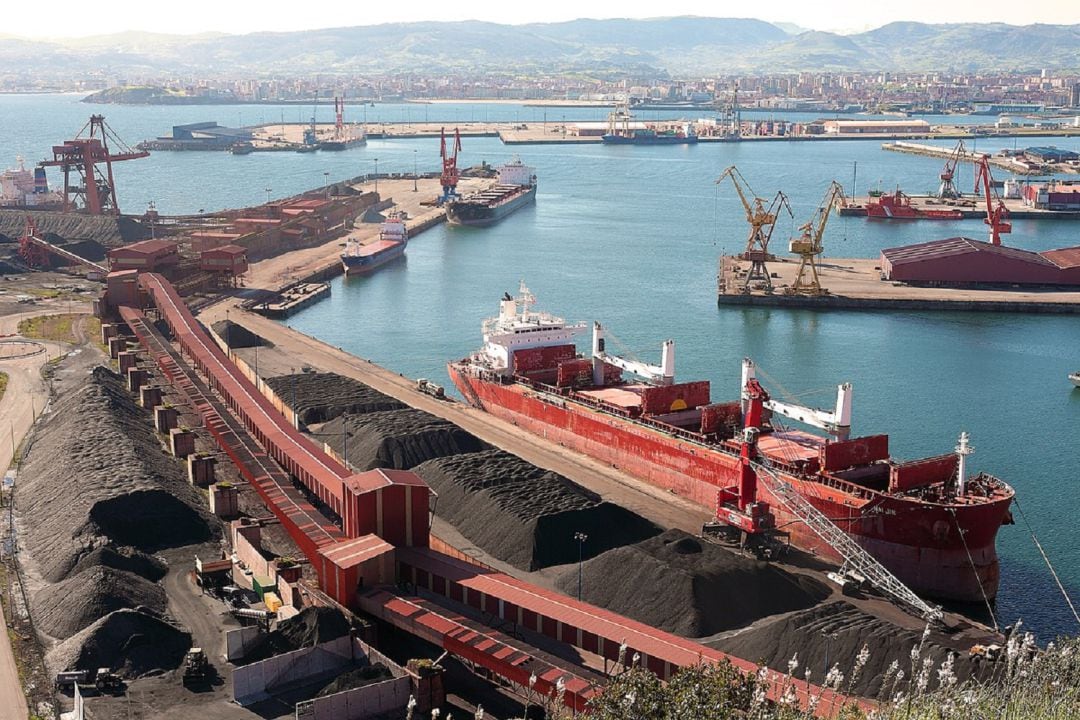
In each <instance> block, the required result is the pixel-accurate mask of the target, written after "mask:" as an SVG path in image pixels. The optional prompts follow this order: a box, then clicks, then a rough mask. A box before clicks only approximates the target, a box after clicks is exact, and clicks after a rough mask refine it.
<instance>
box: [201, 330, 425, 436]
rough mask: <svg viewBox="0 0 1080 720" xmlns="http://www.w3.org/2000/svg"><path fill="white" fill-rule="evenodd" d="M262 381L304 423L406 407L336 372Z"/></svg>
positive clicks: (287, 376) (301, 374)
mask: <svg viewBox="0 0 1080 720" xmlns="http://www.w3.org/2000/svg"><path fill="white" fill-rule="evenodd" d="M215 327H216V326H215ZM266 382H267V384H268V385H269V386H270V388H271V389H272V390H273V391H274V392H275V393H276V394H277V396H278V397H280V398H281V399H282V400H284V401H285V404H286V405H288V406H289V407H292V408H293V410H295V411H296V412H297V414H298V415H299V416H300V422H302V423H304V424H305V425H314V424H316V423H323V422H326V421H327V420H333V419H334V418H336V417H337V416H338V415H341V414H342V413H349V414H350V415H359V414H362V413H369V412H378V411H380V410H399V409H401V408H404V407H406V406H405V403H403V402H401V401H399V400H395V399H394V398H392V397H390V396H389V395H384V394H383V393H381V392H379V391H378V390H373V389H371V388H370V387H368V386H367V385H365V384H363V383H362V382H358V381H356V380H353V379H352V378H347V377H343V376H341V375H338V374H336V373H296V374H294V375H279V376H277V377H272V378H268V379H267V381H266ZM294 398H295V403H294V401H293V399H294ZM294 405H295V407H293V406H294ZM350 449H351V447H350Z"/></svg>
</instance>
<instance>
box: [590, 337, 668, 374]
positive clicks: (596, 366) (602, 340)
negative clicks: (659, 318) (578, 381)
mask: <svg viewBox="0 0 1080 720" xmlns="http://www.w3.org/2000/svg"><path fill="white" fill-rule="evenodd" d="M606 339H607V333H606V331H605V330H604V328H603V326H601V325H600V323H598V322H594V323H593V340H592V360H593V384H594V385H596V386H601V385H603V384H604V364H605V363H607V364H608V365H614V366H615V367H617V368H621V369H623V370H625V371H626V372H629V373H633V374H634V375H637V376H638V377H641V378H644V379H645V380H647V381H649V382H652V383H655V384H657V385H671V384H672V383H674V382H675V341H674V340H665V341H664V345H663V349H662V351H661V356H660V364H659V365H650V364H648V363H644V362H641V361H639V360H627V359H626V358H621V357H619V356H618V355H609V354H608V353H607V352H606V348H605V345H606Z"/></svg>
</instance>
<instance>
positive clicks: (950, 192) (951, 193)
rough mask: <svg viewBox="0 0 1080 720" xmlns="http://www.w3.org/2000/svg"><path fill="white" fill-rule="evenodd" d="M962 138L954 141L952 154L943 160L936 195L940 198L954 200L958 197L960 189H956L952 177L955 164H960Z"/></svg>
mask: <svg viewBox="0 0 1080 720" xmlns="http://www.w3.org/2000/svg"><path fill="white" fill-rule="evenodd" d="M964 154H965V149H964V140H963V138H961V139H960V140H958V141H957V142H956V147H955V148H954V149H953V151H952V155H950V156H949V158H948V160H946V161H945V167H944V168H942V169H941V175H939V176H938V177H940V178H941V187H940V188H938V197H939V198H941V199H942V200H956V199H957V198H959V197H960V191H959V190H957V189H956V185H955V183H953V178H954V177H955V176H956V166H957V165H959V164H960V159H961V158H962V157H964Z"/></svg>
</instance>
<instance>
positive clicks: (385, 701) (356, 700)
mask: <svg viewBox="0 0 1080 720" xmlns="http://www.w3.org/2000/svg"><path fill="white" fill-rule="evenodd" d="M411 695H412V680H411V679H410V678H408V677H396V678H391V679H390V680H383V681H382V682H379V683H375V684H373V685H365V686H364V687H360V688H355V689H353V690H346V691H344V692H339V693H335V694H334V695H327V696H326V697H321V698H316V699H314V700H311V701H309V702H305V703H300V704H298V705H297V706H296V717H297V718H298V719H299V718H305V719H306V720H365V718H370V717H374V716H377V715H380V714H382V713H387V712H392V711H394V710H404V708H405V706H406V705H407V704H408V702H409V697H410V696H411Z"/></svg>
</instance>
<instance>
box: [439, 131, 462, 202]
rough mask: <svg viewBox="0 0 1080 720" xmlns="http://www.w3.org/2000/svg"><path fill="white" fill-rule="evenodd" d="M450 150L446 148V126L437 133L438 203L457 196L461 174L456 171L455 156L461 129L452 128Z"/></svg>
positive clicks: (459, 143) (459, 148) (459, 145)
mask: <svg viewBox="0 0 1080 720" xmlns="http://www.w3.org/2000/svg"><path fill="white" fill-rule="evenodd" d="M450 148H451V149H450V152H449V153H448V152H447V150H446V128H443V129H442V131H441V133H440V135H439V156H440V157H441V158H442V177H441V179H440V181H439V182H440V184H441V185H442V195H440V196H439V205H443V204H444V203H446V202H449V201H450V200H452V199H454V198H456V197H457V194H458V193H457V184H458V179H459V178H460V177H461V174H460V173H459V172H458V166H457V156H458V153H459V152H460V151H461V131H460V130H458V129H457V128H454V139H453V141H452V142H451V143H450Z"/></svg>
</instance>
